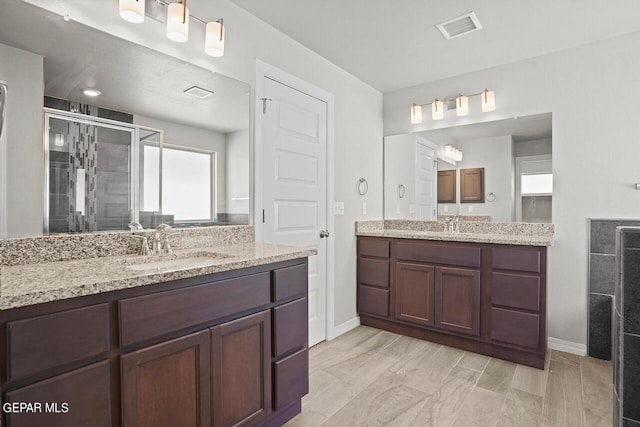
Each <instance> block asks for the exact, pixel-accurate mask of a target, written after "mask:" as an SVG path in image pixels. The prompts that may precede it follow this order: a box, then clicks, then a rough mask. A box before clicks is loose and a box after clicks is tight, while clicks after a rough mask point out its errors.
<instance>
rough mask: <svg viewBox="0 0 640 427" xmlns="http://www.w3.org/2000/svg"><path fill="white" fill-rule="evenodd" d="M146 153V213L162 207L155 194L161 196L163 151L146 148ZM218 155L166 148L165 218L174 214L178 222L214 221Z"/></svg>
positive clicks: (164, 162)
mask: <svg viewBox="0 0 640 427" xmlns="http://www.w3.org/2000/svg"><path fill="white" fill-rule="evenodd" d="M144 152H145V154H144V163H145V168H144V174H145V178H144V189H143V192H144V195H145V198H144V203H143V204H144V206H143V210H145V211H146V210H148V211H155V210H157V209H155V208H156V207H158V206H159V204H160V201H159V200H158V198H157V197H152V195H153V194H159V191H157V188H158V185H159V182H158V181H159V179H158V176H159V175H158V173H157V165H158V156H159V149H158V147H153V146H146V147H144ZM214 156H215V153H211V152H202V151H192V150H189V149H183V148H177V147H167V146H164V147H163V148H162V178H161V179H162V206H161V210H162V213H163V214H164V215H173V219H174V221H176V222H180V221H211V220H212V219H213V197H212V196H213V189H212V185H213V161H214ZM147 161H148V163H147ZM147 173H148V176H147Z"/></svg>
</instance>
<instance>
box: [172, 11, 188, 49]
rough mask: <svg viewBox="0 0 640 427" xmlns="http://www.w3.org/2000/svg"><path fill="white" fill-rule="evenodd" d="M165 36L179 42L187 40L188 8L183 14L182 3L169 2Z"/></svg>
mask: <svg viewBox="0 0 640 427" xmlns="http://www.w3.org/2000/svg"><path fill="white" fill-rule="evenodd" d="M183 17H184V18H185V19H184V20H183ZM167 37H169V39H171V40H173V41H174V42H179V43H184V42H186V41H187V40H189V8H187V10H186V14H185V13H184V5H183V4H182V3H170V4H169V7H167Z"/></svg>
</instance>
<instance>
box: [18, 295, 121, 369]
mask: <svg viewBox="0 0 640 427" xmlns="http://www.w3.org/2000/svg"><path fill="white" fill-rule="evenodd" d="M7 341H8V347H9V348H8V352H9V355H8V356H9V357H8V359H9V361H10V362H9V366H8V377H9V379H11V380H15V379H16V378H20V377H25V376H28V375H31V374H35V373H38V372H42V371H45V370H47V369H50V368H55V367H57V366H63V365H65V364H69V363H73V362H78V361H82V360H85V359H88V358H91V357H95V356H98V355H100V354H105V355H106V353H107V351H108V350H109V305H108V304H100V305H94V306H91V307H85V308H79V309H76V310H69V311H63V312H60V313H55V314H50V315H46V316H40V317H34V318H32V319H26V320H18V321H15V322H9V323H8V324H7Z"/></svg>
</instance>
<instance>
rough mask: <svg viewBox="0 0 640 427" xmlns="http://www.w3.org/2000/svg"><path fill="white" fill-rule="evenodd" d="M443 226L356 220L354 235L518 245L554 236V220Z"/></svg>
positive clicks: (542, 241)
mask: <svg viewBox="0 0 640 427" xmlns="http://www.w3.org/2000/svg"><path fill="white" fill-rule="evenodd" d="M446 227H447V224H446V223H444V222H441V221H416V220H381V221H357V222H356V235H357V236H371V237H391V238H397V239H419V240H440V241H448V242H473V243H495V244H503V245H519V246H551V245H552V244H553V240H554V236H555V227H554V225H553V224H539V223H524V222H460V223H458V225H457V227H458V228H459V230H460V232H458V233H449V232H445V231H443V230H444V229H445V228H446Z"/></svg>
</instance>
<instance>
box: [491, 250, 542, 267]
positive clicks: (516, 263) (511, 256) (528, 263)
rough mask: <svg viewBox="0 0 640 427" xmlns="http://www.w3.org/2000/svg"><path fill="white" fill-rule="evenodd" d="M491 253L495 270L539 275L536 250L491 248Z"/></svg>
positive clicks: (537, 251) (538, 258)
mask: <svg viewBox="0 0 640 427" xmlns="http://www.w3.org/2000/svg"><path fill="white" fill-rule="evenodd" d="M491 253H492V261H491V266H492V267H493V268H495V269H499V270H514V271H526V272H529V273H540V266H541V263H540V251H539V250H538V249H536V248H516V247H514V248H493V249H492V250H491Z"/></svg>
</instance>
